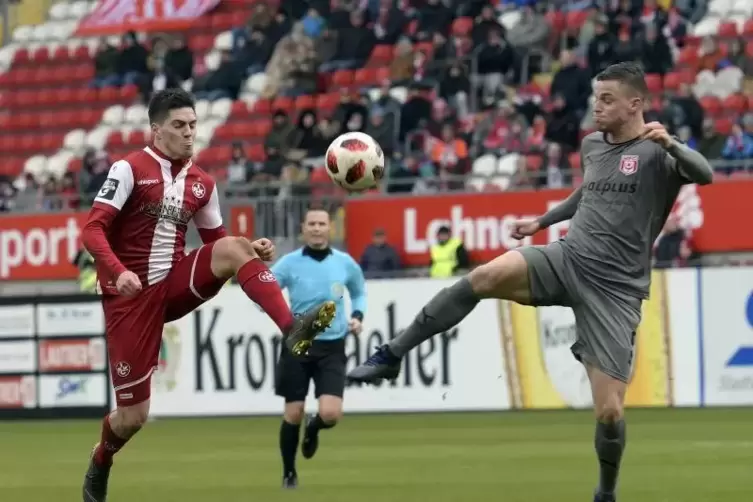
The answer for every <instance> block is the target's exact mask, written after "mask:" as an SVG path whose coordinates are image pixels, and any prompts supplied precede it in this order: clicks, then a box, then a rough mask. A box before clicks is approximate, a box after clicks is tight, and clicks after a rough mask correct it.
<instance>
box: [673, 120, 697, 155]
mask: <svg viewBox="0 0 753 502" xmlns="http://www.w3.org/2000/svg"><path fill="white" fill-rule="evenodd" d="M677 139H679V140H680V141H682V142H683V143H685V144H686V145H688V146H689V147H690V148H692V149H693V150H698V140H696V137H695V136H693V131H692V130H691V129H690V127H688V126H686V125H684V126H682V127H680V128H679V129H677Z"/></svg>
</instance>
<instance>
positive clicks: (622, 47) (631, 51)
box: [614, 29, 640, 62]
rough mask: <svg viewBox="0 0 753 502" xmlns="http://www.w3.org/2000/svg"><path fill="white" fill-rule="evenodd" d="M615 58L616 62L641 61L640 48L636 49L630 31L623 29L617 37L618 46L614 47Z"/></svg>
mask: <svg viewBox="0 0 753 502" xmlns="http://www.w3.org/2000/svg"><path fill="white" fill-rule="evenodd" d="M614 58H615V60H616V61H620V62H626V61H636V60H638V59H640V53H639V51H638V47H636V45H635V43H634V42H633V39H632V37H631V36H630V31H629V30H626V29H623V30H620V33H619V35H618V36H617V44H616V45H615V46H614Z"/></svg>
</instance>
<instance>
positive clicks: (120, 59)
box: [0, 0, 753, 211]
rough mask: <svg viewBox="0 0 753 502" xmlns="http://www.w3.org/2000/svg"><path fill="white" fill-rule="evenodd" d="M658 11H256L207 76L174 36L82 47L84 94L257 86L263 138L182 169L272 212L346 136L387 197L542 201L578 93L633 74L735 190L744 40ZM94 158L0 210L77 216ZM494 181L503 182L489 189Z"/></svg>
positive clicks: (243, 138)
mask: <svg viewBox="0 0 753 502" xmlns="http://www.w3.org/2000/svg"><path fill="white" fill-rule="evenodd" d="M666 3H667V2H659V3H657V1H656V0H643V1H641V0H621V1H609V2H600V3H599V4H598V5H597V4H593V5H592V4H590V2H580V3H577V4H567V6H566V7H567V8H561V6H559V5H558V4H559V2H533V1H527V0H517V1H507V2H499V3H496V4H492V3H489V2H488V1H485V0H475V1H459V0H331V1H328V0H310V1H307V2H306V1H300V0H298V1H285V0H283V1H282V2H280V5H279V6H277V7H276V6H274V5H273V3H269V2H259V3H257V4H255V5H253V6H251V7H250V9H251V11H250V12H248V20H247V23H246V24H245V25H244V26H236V27H235V28H234V29H233V30H232V44H231V47H230V48H229V49H228V50H223V51H222V52H221V57H220V61H219V64H218V65H215V66H216V68H214V69H207V67H206V65H205V63H204V58H203V57H202V56H203V53H201V52H200V51H197V50H195V49H192V47H194V46H193V44H192V35H191V33H190V32H188V33H186V34H181V35H180V36H175V35H173V34H171V35H157V36H150V37H149V38H148V39H147V37H144V36H139V34H136V33H128V34H126V35H124V36H123V38H122V43H121V46H120V47H116V46H113V45H111V44H109V43H105V42H103V43H102V44H100V45H99V47H98V49H97V52H96V55H95V56H94V59H93V65H94V78H93V79H91V81H90V82H89V83H88V85H89V86H90V87H91V88H103V87H119V86H129V85H130V86H133V85H135V86H137V88H138V94H137V96H136V98H135V99H138V100H142V101H144V102H146V101H147V100H148V99H149V96H150V95H151V93H152V92H154V91H155V90H159V89H163V88H166V87H170V86H179V85H184V86H186V85H190V86H191V89H192V91H193V92H194V93H195V94H196V96H197V98H199V99H206V100H209V101H216V100H220V99H223V98H230V99H233V100H238V99H239V98H240V97H241V94H242V92H243V87H244V83H245V81H246V79H248V78H250V77H251V78H253V77H254V76H256V75H259V74H264V76H265V78H264V86H263V88H262V89H260V94H261V95H260V99H259V101H258V102H257V103H256V104H255V105H254V108H253V109H250V110H248V112H247V113H246V115H254V116H256V115H258V116H260V117H261V118H262V120H264V121H265V122H264V126H263V127H262V129H261V130H260V129H258V128H256V129H254V130H249V131H250V134H248V135H245V134H240V135H238V134H233V133H234V132H235V133H237V132H238V131H241V132H242V131H243V129H242V128H241V129H239V128H237V127H236V128H234V129H233V128H232V125H233V122H232V121H233V120H234V118H236V115H232V116H231V117H230V119H228V125H227V126H224V127H226V128H229V129H224V130H223V127H220V128H219V129H217V130H216V131H215V134H214V137H213V138H212V139H211V141H210V144H211V148H207V149H206V150H204V151H203V152H201V153H200V154H199V155H198V161H199V163H200V164H201V165H202V166H204V167H205V168H208V169H209V170H211V171H212V172H213V173H214V174H215V175H216V176H217V177H218V178H220V179H223V180H227V181H228V182H231V183H232V184H234V186H237V185H239V184H246V183H251V184H252V185H253V186H254V187H255V188H249V191H248V193H251V194H277V193H278V188H277V187H275V188H269V184H268V183H267V182H268V181H270V180H272V181H283V182H287V183H286V184H288V185H290V184H293V185H294V186H295V187H296V188H295V189H294V190H293V192H292V193H296V194H297V193H301V194H308V193H310V190H319V189H313V188H309V187H310V186H314V185H317V183H318V182H319V181H326V175H322V169H321V168H320V166H319V165H320V164H321V162H320V161H319V160H318V159H320V158H321V157H322V156H323V154H324V151H325V150H326V148H327V145H328V142H329V141H330V140H331V139H333V138H334V137H335V136H336V135H338V134H339V133H342V132H345V131H353V130H359V131H365V132H367V133H369V134H371V135H372V136H374V137H375V138H376V139H377V141H378V142H379V143H380V144H381V145H382V147H383V149H384V151H385V152H386V153H387V154H388V155H389V156H390V157H391V158H392V162H391V163H390V168H389V172H388V179H389V183H388V185H387V187H386V188H385V190H386V191H389V192H431V191H440V190H451V189H469V188H476V189H482V190H487V189H492V190H499V189H518V188H543V187H551V188H556V187H563V186H569V185H571V184H572V183H577V182H578V180H579V178H580V176H579V169H580V166H579V159H578V155H577V153H576V152H577V148H578V144H579V139H580V138H581V137H582V136H583V134H584V133H585V132H587V131H589V130H590V129H591V126H592V124H591V119H590V113H589V96H590V93H591V79H592V77H593V76H594V75H595V74H596V73H597V72H598V71H600V70H601V69H603V68H605V67H606V66H607V65H609V64H611V63H613V62H617V61H627V60H637V61H640V62H641V63H642V64H643V66H644V68H645V70H646V72H647V73H648V74H649V79H648V80H649V85H650V87H651V90H652V96H651V97H652V99H651V101H650V102H649V103H648V106H647V109H646V114H647V115H648V116H649V118H650V119H651V120H659V121H661V122H662V123H664V124H666V125H667V127H668V129H670V130H671V132H672V133H674V134H676V135H677V136H678V137H679V138H681V139H682V140H683V141H685V142H687V143H688V144H689V145H691V146H693V147H694V148H697V149H698V150H699V151H700V152H702V153H703V154H704V155H706V156H707V158H709V159H713V160H721V161H738V162H736V163H735V162H726V163H720V164H719V165H720V166H721V167H720V168H719V169H720V170H722V171H723V172H724V173H726V174H731V175H735V176H737V175H741V174H746V171H747V170H749V167H748V165H747V164H746V163H745V161H746V160H748V159H752V158H753V102H752V101H753V99H751V98H750V94H751V93H750V91H751V82H753V39H746V38H745V36H746V34H747V35H752V36H753V24H751V23H745V25H744V26H740V27H738V26H732V27H730V26H728V25H729V24H730V23H725V22H722V23H720V24H719V34H718V36H713V37H712V36H706V37H702V38H701V37H694V36H692V33H693V25H694V24H695V23H697V22H698V21H699V20H701V19H702V18H704V16H705V15H706V14H707V12H706V8H707V5H706V4H707V3H706V2H705V1H704V0H686V1H682V2H681V1H676V2H674V4H673V5H672V6H671V7H669V8H666V7H665V6H663V5H665V4H666ZM602 4H603V5H602ZM660 4H661V5H660ZM364 26H366V27H368V29H367V30H366V29H363V27H364ZM738 28H739V29H738ZM738 33H741V34H738ZM84 85H86V84H84ZM374 89H378V91H375V90H374ZM748 109H750V112H748ZM746 112H747V113H746ZM240 119H241V120H247V119H248V117H240ZM108 150H109V151H94V150H92V151H88V152H87V153H86V155H85V157H84V159H83V163H82V169H81V170H80V171H78V172H77V173H75V174H70V173H69V174H66V175H65V176H63V177H62V178H61V179H56V178H49V179H39V177H38V176H20V177H19V178H18V179H13V178H11V177H9V176H5V177H4V178H0V210H5V211H7V210H11V209H12V208H13V207H23V208H29V207H34V208H42V209H59V208H61V207H64V206H67V207H78V206H79V205H81V204H85V203H86V201H87V199H88V196H87V194H90V193H91V192H93V191H96V189H97V187H98V186H99V184H101V181H102V177H103V176H104V175H105V173H106V166H107V164H108V163H109V162H110V161H111V160H113V159H112V157H115V156H117V155H118V154H121V153H122V150H118V149H117V148H116V149H115V150H114V151H113V150H112V149H108ZM518 153H519V154H521V155H517V154H518ZM509 154H516V155H509ZM498 158H501V159H502V160H501V161H499V163H498V162H497V159H498ZM488 159H493V163H492V164H493V167H491V168H489V167H488V166H490V165H492V164H490V163H489V162H490V161H489V160H488ZM485 161H486V162H485ZM740 161H742V162H740ZM503 165H506V166H507V167H503ZM498 167H499V169H500V171H499V172H504V173H505V174H506V176H505V177H504V180H503V181H502V182H496V181H494V182H492V181H490V174H497V173H498V171H496V169H497V168H498ZM469 175H470V176H469ZM478 175H484V177H483V179H482V178H479V177H478ZM492 177H493V176H492ZM317 186H318V185H317ZM60 193H63V194H66V195H67V196H68V197H66V198H65V200H63V201H61V199H60V198H59V197H57V194H60ZM50 197H52V198H50Z"/></svg>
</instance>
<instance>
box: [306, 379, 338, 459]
mask: <svg viewBox="0 0 753 502" xmlns="http://www.w3.org/2000/svg"><path fill="white" fill-rule="evenodd" d="M343 373H344V371H343V372H340V371H338V372H337V375H336V376H337V377H338V379H339V381H340V383H335V381H334V375H333V378H332V379H331V381H322V380H320V381H318V382H317V385H322V386H331V387H329V389H330V390H329V391H325V392H324V393H322V394H321V395H320V396H319V413H317V414H316V415H313V416H310V417H308V418H307V420H306V428H305V429H304V434H303V443H302V444H301V453H302V454H303V458H312V457H313V456H314V455H316V451H317V450H318V449H319V432H320V431H323V430H326V429H331V428H333V427H334V426H335V425H337V422H339V421H340V418H342V415H343V398H342V391H343V390H344V380H343ZM329 392H332V394H330V393H329Z"/></svg>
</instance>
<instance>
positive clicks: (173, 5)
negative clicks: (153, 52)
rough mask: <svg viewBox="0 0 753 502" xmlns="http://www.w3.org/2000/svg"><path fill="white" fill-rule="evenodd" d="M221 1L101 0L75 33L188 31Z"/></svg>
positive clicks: (104, 33)
mask: <svg viewBox="0 0 753 502" xmlns="http://www.w3.org/2000/svg"><path fill="white" fill-rule="evenodd" d="M219 3H220V0H100V1H99V3H98V4H97V6H96V7H95V8H94V10H93V11H92V13H91V14H89V15H88V16H86V17H85V18H84V19H83V20H82V21H81V23H80V24H79V25H78V29H77V30H76V35H77V36H80V37H82V36H86V37H90V36H94V35H122V34H123V33H126V32H128V31H136V32H149V31H172V30H185V29H187V28H190V27H191V25H192V24H194V23H195V22H196V19H198V18H199V17H201V16H202V15H204V14H206V13H207V12H209V11H210V10H211V9H213V8H214V7H215V6H217V4H219Z"/></svg>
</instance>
